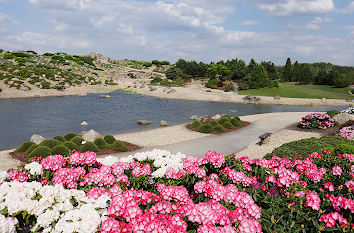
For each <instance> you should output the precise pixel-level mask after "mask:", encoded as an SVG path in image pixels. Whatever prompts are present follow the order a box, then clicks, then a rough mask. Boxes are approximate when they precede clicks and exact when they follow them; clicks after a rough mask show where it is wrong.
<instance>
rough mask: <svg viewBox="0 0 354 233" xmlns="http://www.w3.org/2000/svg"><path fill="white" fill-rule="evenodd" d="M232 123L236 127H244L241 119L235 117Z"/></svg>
mask: <svg viewBox="0 0 354 233" xmlns="http://www.w3.org/2000/svg"><path fill="white" fill-rule="evenodd" d="M231 123H232V124H233V125H234V126H235V127H238V126H241V125H242V121H241V119H240V118H239V117H233V118H232V119H231Z"/></svg>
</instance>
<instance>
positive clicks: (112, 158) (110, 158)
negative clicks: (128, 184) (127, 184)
mask: <svg viewBox="0 0 354 233" xmlns="http://www.w3.org/2000/svg"><path fill="white" fill-rule="evenodd" d="M97 162H99V163H102V165H105V166H112V165H113V164H114V163H116V162H119V159H118V157H116V156H112V155H108V156H106V157H104V158H97Z"/></svg>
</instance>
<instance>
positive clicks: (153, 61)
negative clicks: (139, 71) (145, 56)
mask: <svg viewBox="0 0 354 233" xmlns="http://www.w3.org/2000/svg"><path fill="white" fill-rule="evenodd" d="M151 63H152V64H153V65H156V66H158V65H159V64H160V61H159V60H152V61H151Z"/></svg>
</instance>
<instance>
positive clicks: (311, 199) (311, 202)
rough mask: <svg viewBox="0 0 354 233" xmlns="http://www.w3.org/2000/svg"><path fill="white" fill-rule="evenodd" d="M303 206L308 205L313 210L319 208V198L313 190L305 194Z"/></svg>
mask: <svg viewBox="0 0 354 233" xmlns="http://www.w3.org/2000/svg"><path fill="white" fill-rule="evenodd" d="M305 206H306V207H310V208H312V209H313V210H319V209H320V208H321V198H320V197H319V196H318V194H317V193H316V192H315V191H312V192H310V193H309V194H307V196H306V202H305Z"/></svg>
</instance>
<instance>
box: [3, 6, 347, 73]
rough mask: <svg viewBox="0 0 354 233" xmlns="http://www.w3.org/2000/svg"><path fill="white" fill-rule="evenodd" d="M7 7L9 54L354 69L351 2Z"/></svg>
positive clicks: (5, 39) (5, 30)
mask: <svg viewBox="0 0 354 233" xmlns="http://www.w3.org/2000/svg"><path fill="white" fill-rule="evenodd" d="M299 6H301V7H299ZM0 8H1V10H0V35H1V39H0V48H1V49H4V50H25V51H26V50H33V51H36V52H38V53H41V54H43V53H46V52H54V53H55V52H66V53H71V54H89V53H91V52H97V53H100V54H102V55H104V56H107V57H111V58H114V59H117V60H121V59H135V60H144V61H151V60H154V59H157V60H168V61H170V62H172V63H175V62H176V61H177V60H178V59H185V60H195V61H198V62H199V61H202V62H208V63H209V62H211V61H214V62H217V61H219V60H228V59H230V60H231V59H234V58H237V59H242V60H244V61H245V62H246V63H248V62H249V61H250V59H252V58H253V59H255V60H256V61H257V62H261V61H272V62H274V63H275V64H276V65H284V64H285V61H286V59H287V57H290V58H291V60H292V62H295V61H296V60H297V61H298V62H299V63H315V62H325V63H332V64H336V65H344V66H353V64H354V24H353V22H354V20H353V19H354V17H353V12H354V1H350V0H345V1H339V0H337V1H333V0H301V1H296V0H271V1H260V0H252V1H246V0H239V1H234V0H222V1H218V2H215V1H210V0H203V1H195V0H190V1H185V0H182V1H176V0H171V1H154V0H141V1H109V0H100V1H91V0H71V1H70V0H63V1H59V0H54V1H53V0H52V1H50V0H28V1H21V2H17V1H16V2H15V1H14V0H0Z"/></svg>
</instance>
